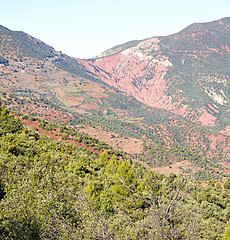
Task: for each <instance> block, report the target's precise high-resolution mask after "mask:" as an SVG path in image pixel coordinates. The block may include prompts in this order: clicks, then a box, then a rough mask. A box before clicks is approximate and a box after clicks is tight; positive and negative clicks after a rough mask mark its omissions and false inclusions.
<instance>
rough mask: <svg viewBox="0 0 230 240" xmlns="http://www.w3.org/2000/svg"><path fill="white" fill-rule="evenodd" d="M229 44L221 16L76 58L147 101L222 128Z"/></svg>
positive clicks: (227, 23)
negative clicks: (92, 56)
mask: <svg viewBox="0 0 230 240" xmlns="http://www.w3.org/2000/svg"><path fill="white" fill-rule="evenodd" d="M229 49H230V18H225V19H221V20H218V21H214V22H210V23H202V24H192V25H191V26H189V27H187V28H186V29H184V30H182V31H181V32H179V33H177V34H174V35H171V36H167V37H154V38H149V39H146V40H143V41H134V42H130V43H126V44H124V45H119V46H117V47H115V48H112V49H111V50H108V51H106V52H104V53H103V54H101V55H99V56H98V57H96V58H94V59H89V60H79V63H81V64H82V65H83V66H84V67H86V68H87V69H88V70H90V71H92V72H94V73H95V74H97V76H98V78H99V79H101V80H103V81H104V82H106V83H107V84H109V85H111V86H114V87H116V88H117V89H119V90H121V91H124V92H126V93H128V94H129V95H131V96H133V97H135V98H136V99H137V100H138V101H140V102H142V103H144V104H146V105H148V106H151V107H155V108H161V109H166V110H169V111H171V112H174V113H176V114H179V115H181V116H183V117H185V118H186V119H187V120H189V121H192V122H196V123H201V124H202V125H203V126H208V127H212V128H216V129H219V130H220V129H221V130H224V129H228V128H229V122H230V112H229V109H230V105H229V102H230V80H229V79H230V70H229V69H230V50H229Z"/></svg>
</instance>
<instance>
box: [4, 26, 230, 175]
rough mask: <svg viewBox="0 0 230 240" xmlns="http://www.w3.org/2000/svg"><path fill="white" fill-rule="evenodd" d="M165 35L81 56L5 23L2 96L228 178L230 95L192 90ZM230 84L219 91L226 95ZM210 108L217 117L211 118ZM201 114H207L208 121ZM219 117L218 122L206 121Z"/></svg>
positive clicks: (26, 109) (142, 156)
mask: <svg viewBox="0 0 230 240" xmlns="http://www.w3.org/2000/svg"><path fill="white" fill-rule="evenodd" d="M168 38H170V37H168ZM171 38H173V36H171ZM171 38H170V39H171ZM162 39H163V40H164V41H168V42H170V41H171V40H170V39H166V38H163V37H161V38H151V39H147V40H144V41H132V42H129V43H126V44H124V45H120V46H118V47H115V48H113V49H111V50H109V51H106V52H105V53H103V54H102V55H103V57H102V55H101V56H99V57H98V58H95V59H91V60H82V59H74V58H71V57H68V56H67V55H64V54H62V53H61V52H57V51H55V50H54V49H53V48H52V47H50V46H48V45H46V44H45V43H43V42H42V41H40V40H38V39H35V38H33V37H31V36H29V35H27V34H26V33H23V32H13V31H10V30H9V29H6V28H4V27H0V49H1V52H0V55H1V58H0V61H1V67H0V91H1V93H2V98H3V100H4V101H5V103H6V105H7V106H8V107H9V108H10V109H11V110H13V111H15V112H22V113H26V114H31V115H32V116H37V117H40V118H42V119H45V120H48V121H53V122H55V123H61V124H66V125H68V126H71V127H73V128H78V129H79V130H80V131H83V132H87V133H88V134H89V135H91V136H93V137H97V138H98V139H100V140H102V141H105V142H106V143H109V144H111V145H112V146H113V147H115V148H116V149H122V150H123V151H126V152H127V153H128V154H130V157H132V158H133V159H134V158H135V159H136V160H138V161H139V160H141V161H144V162H146V163H148V164H149V165H150V166H151V167H167V166H169V165H170V167H171V168H170V169H169V170H167V171H168V172H169V171H172V172H173V171H174V170H175V168H174V166H178V162H180V166H181V164H182V165H183V166H184V164H186V163H187V162H188V161H189V164H188V166H189V167H190V166H191V164H193V165H196V167H195V168H194V169H195V170H197V168H198V169H201V170H202V171H201V172H202V173H201V175H202V174H206V175H207V173H208V174H209V175H208V177H206V179H207V178H224V177H226V175H227V171H228V168H229V165H228V164H229V159H230V157H229V149H230V138H229V136H227V135H223V134H221V133H220V132H218V131H217V130H221V129H223V128H224V127H225V126H226V127H227V126H228V124H227V121H228V115H227V114H228V112H226V111H225V108H226V106H228V103H226V104H223V106H222V105H221V104H219V105H217V104H215V106H214V103H212V104H211V103H210V106H209V105H208V104H209V102H207V103H206V102H205V104H206V105H204V101H203V100H202V99H203V98H201V97H200V95H199V91H197V89H196V88H194V89H193V91H191V92H190V91H188V89H187V87H185V86H187V85H188V82H187V79H188V78H186V77H185V80H186V81H185V80H183V81H184V82H185V83H183V81H182V80H181V79H182V78H184V75H183V74H184V71H183V72H182V73H183V74H181V75H180V76H181V78H180V76H179V75H172V73H174V72H175V73H178V74H179V70H180V69H181V68H180V67H178V68H177V67H176V60H177V59H178V58H175V59H173V58H172V56H175V55H173V54H174V53H173V54H171V55H170V54H169V50H167V48H169V46H170V44H169V43H167V44H168V45H166V42H165V45H163V40H162ZM173 41H174V40H173ZM171 48H173V46H171ZM166 50H167V51H166ZM164 51H165V52H164ZM170 51H171V52H173V51H172V50H170ZM167 54H168V55H167ZM186 56H187V55H186ZM180 61H181V60H180ZM180 61H179V62H180ZM180 64H183V63H180ZM178 66H179V65H178ZM188 67H189V65H188ZM172 69H174V70H173V71H172ZM170 74H171V75H172V78H171V77H170V76H171V75H170ZM185 76H186V75H185ZM174 80H175V82H173V81H174ZM219 80H220V78H218V81H219ZM203 82H205V81H203ZM186 84H187V85H186ZM202 84H203V83H202ZM228 84H229V83H228V82H227V81H226V89H228ZM194 86H195V85H194ZM194 86H193V85H192V87H194ZM221 86H222V85H221ZM183 87H184V88H183ZM192 87H191V89H192ZM175 89H176V90H175ZM178 89H179V90H178ZM226 89H224V90H223V89H222V88H221V89H220V92H221V90H223V91H224V94H225V95H226ZM193 92H194V93H196V94H197V95H195V97H196V98H197V99H196V102H195V100H194V99H195V98H194V94H191V93H193ZM200 92H201V94H203V95H202V96H206V98H205V99H208V100H207V101H211V100H210V98H209V97H207V93H205V91H202V90H200ZM170 94H171V95H170ZM226 96H227V95H226ZM202 101H203V102H202ZM150 103H151V104H150ZM202 104H203V105H202ZM221 107H223V111H222V110H221ZM210 109H211V110H212V111H213V112H211V110H210ZM217 111H219V113H217ZM213 113H215V114H216V115H214V114H213ZM224 114H225V115H224ZM207 116H211V117H212V118H215V119H214V120H213V121H211V123H212V124H210V118H209V119H208V118H207ZM217 116H218V119H217ZM32 118H33V117H32ZM201 120H202V122H203V123H204V121H205V120H207V122H206V124H204V126H201V125H200V124H199V123H200V121H201ZM192 121H193V122H194V123H193V122H192ZM218 121H219V129H218V126H217V127H215V129H213V128H209V129H208V128H206V125H208V126H212V125H213V124H214V122H215V123H217V122H218ZM221 121H222V122H221ZM213 130H215V132H214V131H213ZM225 133H227V130H225ZM131 143H132V146H133V147H132V149H131V147H130V144H131ZM141 145H142V146H141ZM125 146H128V147H125ZM140 146H141V147H140ZM133 149H134V150H133ZM166 153H167V154H166ZM177 170H178V171H182V170H183V169H181V168H178V169H177ZM190 170H191V169H190ZM206 175H205V176H206ZM198 178H199V177H198Z"/></svg>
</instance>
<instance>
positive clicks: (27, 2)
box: [0, 0, 230, 58]
mask: <svg viewBox="0 0 230 240" xmlns="http://www.w3.org/2000/svg"><path fill="white" fill-rule="evenodd" d="M0 9H1V10H0V11H1V12H0V24H1V25H3V26H5V27H7V28H9V29H11V30H20V31H24V32H26V33H28V34H30V35H32V36H33V37H36V38H39V39H40V40H42V41H44V42H46V43H47V44H49V45H51V46H52V47H54V48H55V49H56V50H58V51H62V52H63V53H66V54H68V55H70V56H73V57H80V58H90V57H93V56H96V55H98V54H99V53H101V52H103V51H105V50H107V49H109V48H111V47H114V46H115V45H118V44H121V43H125V42H127V41H131V40H141V39H145V38H149V37H154V36H160V35H161V36H165V35H169V34H173V33H176V32H178V31H180V30H182V29H183V28H185V27H186V26H188V25H190V24H192V23H194V22H208V21H213V20H217V19H220V18H223V17H230V0H190V1H187V0H113V1H110V0H36V1H35V0H4V1H3V0H1V4H0Z"/></svg>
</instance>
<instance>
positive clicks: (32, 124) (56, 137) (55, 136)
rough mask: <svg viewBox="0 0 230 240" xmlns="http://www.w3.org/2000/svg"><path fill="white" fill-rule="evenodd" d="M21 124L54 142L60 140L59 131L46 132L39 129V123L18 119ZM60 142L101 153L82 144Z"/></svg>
mask: <svg viewBox="0 0 230 240" xmlns="http://www.w3.org/2000/svg"><path fill="white" fill-rule="evenodd" d="M19 119H20V121H21V122H23V123H24V124H25V125H26V126H28V127H31V128H36V129H37V130H38V132H39V133H41V134H44V135H46V136H48V137H50V138H52V139H54V140H57V141H60V140H61V135H62V134H61V133H60V131H59V129H57V130H55V131H48V130H44V129H42V128H40V127H39V123H38V122H36V121H34V122H30V121H28V120H25V119H22V118H19ZM61 141H62V142H66V143H70V144H72V145H75V146H78V147H83V148H85V149H87V150H90V151H91V152H93V153H97V154H98V155H99V154H101V152H99V151H96V150H94V149H93V148H92V147H87V146H86V145H85V144H84V143H76V142H74V141H73V140H69V139H67V140H61Z"/></svg>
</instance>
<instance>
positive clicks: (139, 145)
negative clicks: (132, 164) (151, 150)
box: [78, 126, 143, 154]
mask: <svg viewBox="0 0 230 240" xmlns="http://www.w3.org/2000/svg"><path fill="white" fill-rule="evenodd" d="M78 130H79V131H80V132H84V133H86V134H88V135H89V136H91V137H95V138H96V139H98V140H100V141H104V142H105V143H107V144H109V145H110V146H112V147H113V148H114V149H121V150H123V151H124V152H126V153H128V154H135V153H137V154H139V153H141V152H142V151H143V141H142V140H140V139H136V138H127V137H122V136H120V135H118V134H117V133H113V132H107V131H104V130H102V129H101V128H99V127H97V128H93V127H90V126H87V127H85V128H79V129H78Z"/></svg>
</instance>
